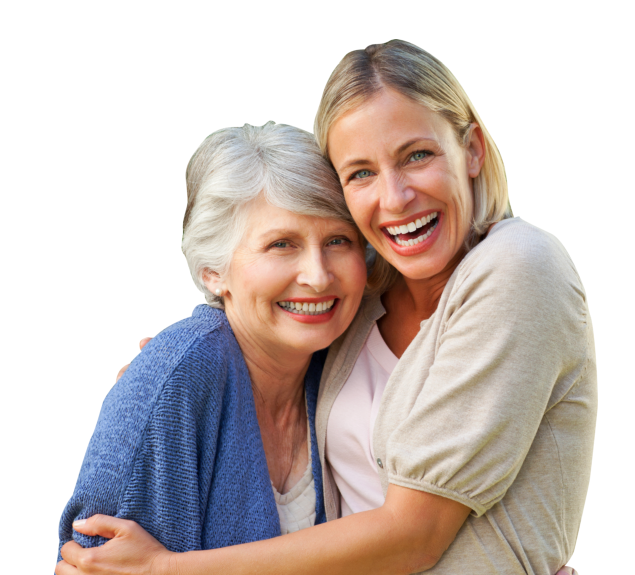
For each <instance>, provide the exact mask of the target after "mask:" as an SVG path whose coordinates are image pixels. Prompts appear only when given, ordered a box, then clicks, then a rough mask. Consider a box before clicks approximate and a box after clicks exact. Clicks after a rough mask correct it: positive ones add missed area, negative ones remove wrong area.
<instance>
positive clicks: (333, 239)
mask: <svg viewBox="0 0 635 575" xmlns="http://www.w3.org/2000/svg"><path fill="white" fill-rule="evenodd" d="M205 282H206V286H207V288H208V289H209V290H210V291H211V292H214V291H215V290H216V289H221V291H222V292H223V293H224V301H225V312H226V313H227V318H228V320H229V323H230V325H231V326H232V329H233V331H234V335H235V336H236V339H237V341H238V343H239V345H240V348H241V350H242V352H243V356H244V358H245V363H246V364H247V367H248V369H249V375H250V377H251V381H252V384H253V387H254V400H255V404H256V414H257V416H258V423H259V424H260V432H261V435H262V440H263V444H264V448H265V455H266V457H267V464H268V467H269V475H270V476H271V480H272V482H273V484H274V486H275V488H276V489H277V490H278V491H279V492H280V493H286V492H287V491H289V490H290V489H291V488H292V487H293V486H294V485H295V484H296V483H297V482H298V481H299V480H300V478H301V477H302V475H303V474H304V471H305V469H306V467H307V465H308V446H307V431H306V430H307V416H306V408H305V404H304V375H305V373H306V370H307V368H308V365H309V362H310V360H311V355H312V354H313V353H314V352H315V351H317V350H319V349H323V348H325V347H328V346H329V345H330V344H331V343H332V342H333V340H335V339H336V338H337V337H339V336H340V335H341V334H342V333H343V332H344V330H345V329H346V328H347V327H348V326H349V325H350V323H351V321H352V320H353V317H354V316H355V313H356V312H357V308H358V307H359V303H360V300H361V296H362V293H363V289H364V285H365V282H366V265H365V263H364V259H363V250H362V246H361V245H360V242H359V237H358V234H357V230H355V229H354V228H353V227H352V226H350V225H348V224H346V223H344V222H341V221H337V220H329V219H322V218H314V217H308V216H300V215H297V214H293V213H291V212H288V211H286V210H283V209H280V208H276V207H274V206H272V205H270V204H269V203H267V202H266V201H265V200H264V198H262V197H261V198H258V199H257V200H255V201H254V202H253V204H252V205H251V206H250V211H249V219H248V224H247V231H246V233H245V236H244V237H243V239H242V241H241V243H240V245H239V247H238V249H237V250H236V252H235V253H234V256H233V258H232V261H231V264H230V267H229V271H228V272H227V274H225V275H224V276H223V277H220V276H218V275H216V274H211V273H207V274H206V275H205ZM295 298H299V299H306V298H318V299H321V298H328V299H336V300H337V304H336V305H335V306H334V308H333V309H334V311H333V313H332V314H330V315H332V317H330V319H329V320H328V321H326V322H323V323H304V322H302V321H299V319H300V317H301V316H297V315H293V314H290V313H289V312H287V311H285V310H283V309H282V308H281V307H280V306H279V305H278V304H277V302H280V301H288V300H290V299H295ZM310 317H318V316H310ZM325 317H326V316H325Z"/></svg>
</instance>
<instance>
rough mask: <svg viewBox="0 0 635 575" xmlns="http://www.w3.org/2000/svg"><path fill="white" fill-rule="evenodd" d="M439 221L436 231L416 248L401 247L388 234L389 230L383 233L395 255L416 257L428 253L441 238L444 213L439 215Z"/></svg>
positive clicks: (384, 230)
mask: <svg viewBox="0 0 635 575" xmlns="http://www.w3.org/2000/svg"><path fill="white" fill-rule="evenodd" d="M438 220H439V221H438V222H437V226H436V228H434V231H433V232H432V233H431V234H430V235H429V236H428V237H427V238H426V239H425V240H423V241H422V242H419V243H418V244H415V245H414V246H400V245H399V244H398V243H397V242H396V241H395V240H394V239H393V238H392V236H391V235H390V234H389V233H388V230H386V229H385V228H384V229H383V230H382V231H383V232H384V235H385V236H386V237H387V239H388V243H389V244H390V247H391V248H392V249H393V251H394V252H395V253H397V254H399V255H400V256H414V255H417V254H421V253H423V252H427V251H428V250H429V249H430V248H431V247H432V244H434V242H436V240H437V238H438V237H439V233H440V232H439V230H440V229H441V225H442V224H443V212H441V213H439V216H438Z"/></svg>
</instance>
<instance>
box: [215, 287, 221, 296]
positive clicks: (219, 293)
mask: <svg viewBox="0 0 635 575" xmlns="http://www.w3.org/2000/svg"><path fill="white" fill-rule="evenodd" d="M214 293H215V294H216V295H217V296H218V297H220V296H221V295H222V294H223V290H221V289H220V288H216V289H215V290H214Z"/></svg>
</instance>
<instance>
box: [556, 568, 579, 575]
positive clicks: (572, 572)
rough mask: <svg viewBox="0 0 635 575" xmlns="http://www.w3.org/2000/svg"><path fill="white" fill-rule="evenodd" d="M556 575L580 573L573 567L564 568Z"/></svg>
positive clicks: (575, 574) (576, 574)
mask: <svg viewBox="0 0 635 575" xmlns="http://www.w3.org/2000/svg"><path fill="white" fill-rule="evenodd" d="M556 575H578V572H577V571H576V570H575V569H574V568H573V567H567V566H564V567H563V568H562V569H560V571H558V572H557V573H556Z"/></svg>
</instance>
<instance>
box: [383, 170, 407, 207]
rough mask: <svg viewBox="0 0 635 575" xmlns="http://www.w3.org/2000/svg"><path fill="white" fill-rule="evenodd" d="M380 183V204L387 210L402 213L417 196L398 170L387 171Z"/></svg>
mask: <svg viewBox="0 0 635 575" xmlns="http://www.w3.org/2000/svg"><path fill="white" fill-rule="evenodd" d="M378 183H379V186H378V193H379V204H380V207H381V208H382V209H384V210H385V211H387V212H391V213H394V214H401V213H403V212H405V211H406V206H407V205H408V204H409V203H410V202H411V201H412V200H414V198H415V195H416V194H415V191H414V190H413V189H412V187H411V186H410V185H409V184H408V182H407V180H406V179H405V178H404V177H403V176H402V175H401V174H400V173H399V172H398V171H397V170H390V171H385V172H384V173H383V174H381V176H380V178H379V182H378Z"/></svg>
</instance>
